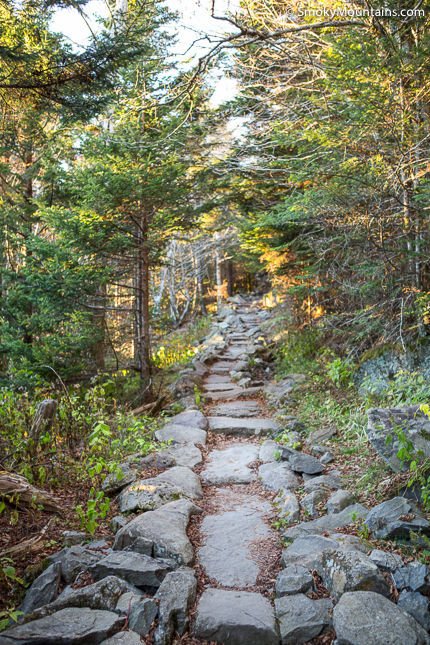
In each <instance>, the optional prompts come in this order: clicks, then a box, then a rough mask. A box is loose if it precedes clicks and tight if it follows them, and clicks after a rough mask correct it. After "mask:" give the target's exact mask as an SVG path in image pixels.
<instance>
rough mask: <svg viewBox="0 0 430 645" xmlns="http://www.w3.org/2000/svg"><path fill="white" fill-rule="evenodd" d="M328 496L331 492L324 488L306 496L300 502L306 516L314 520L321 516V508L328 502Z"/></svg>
mask: <svg viewBox="0 0 430 645" xmlns="http://www.w3.org/2000/svg"><path fill="white" fill-rule="evenodd" d="M328 495H329V491H328V490H327V489H323V488H317V489H315V490H313V491H312V492H311V493H308V494H307V495H305V496H304V497H303V498H302V500H301V502H300V505H301V507H302V508H303V510H304V512H305V514H306V515H308V516H309V517H312V518H315V517H318V516H319V515H320V514H321V513H320V510H319V506H321V505H322V504H323V503H324V502H325V501H326V499H327V497H328Z"/></svg>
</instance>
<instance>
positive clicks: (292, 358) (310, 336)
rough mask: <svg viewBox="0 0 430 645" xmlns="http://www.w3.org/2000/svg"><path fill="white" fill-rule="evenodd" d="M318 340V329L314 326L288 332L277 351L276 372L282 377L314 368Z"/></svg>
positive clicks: (318, 344) (319, 339) (319, 337)
mask: <svg viewBox="0 0 430 645" xmlns="http://www.w3.org/2000/svg"><path fill="white" fill-rule="evenodd" d="M320 341H321V336H320V331H319V330H318V328H316V327H306V328H304V329H302V330H300V331H297V332H296V331H293V332H289V333H288V336H287V339H286V341H285V342H283V343H282V344H281V347H280V348H279V352H278V353H277V357H276V371H277V374H278V375H279V376H280V377H283V376H286V375H288V374H290V373H292V372H297V371H304V370H308V369H313V368H315V367H316V365H317V363H316V359H317V357H318V352H319V348H320Z"/></svg>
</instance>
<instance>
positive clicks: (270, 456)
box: [258, 439, 281, 463]
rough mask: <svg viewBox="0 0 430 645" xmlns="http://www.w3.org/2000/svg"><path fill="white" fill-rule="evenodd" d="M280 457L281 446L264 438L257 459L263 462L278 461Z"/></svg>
mask: <svg viewBox="0 0 430 645" xmlns="http://www.w3.org/2000/svg"><path fill="white" fill-rule="evenodd" d="M280 458H281V446H280V445H279V443H276V441H273V440H272V439H266V441H264V442H263V443H262V445H261V448H260V452H259V455H258V459H259V460H260V461H261V462H263V463H269V462H271V461H279V460H280Z"/></svg>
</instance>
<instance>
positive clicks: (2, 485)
mask: <svg viewBox="0 0 430 645" xmlns="http://www.w3.org/2000/svg"><path fill="white" fill-rule="evenodd" d="M0 499H4V500H5V501H7V503H8V504H10V505H12V506H16V507H18V508H31V507H32V506H34V505H35V504H36V505H41V506H43V510H45V511H47V512H48V513H58V514H59V515H62V513H63V509H62V507H61V500H59V499H58V498H57V497H55V496H54V495H51V493H48V492H47V491H44V490H41V489H40V488H36V486H32V485H31V484H30V482H28V481H27V479H25V477H21V475H15V474H14V473H9V472H7V471H6V470H0Z"/></svg>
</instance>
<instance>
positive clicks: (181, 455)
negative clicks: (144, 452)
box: [160, 443, 203, 468]
mask: <svg viewBox="0 0 430 645" xmlns="http://www.w3.org/2000/svg"><path fill="white" fill-rule="evenodd" d="M160 454H162V455H165V456H166V457H167V458H168V459H170V460H171V462H172V465H174V466H187V468H194V466H198V465H199V464H201V463H202V461H203V458H202V453H201V451H200V450H199V449H198V448H197V446H195V445H194V444H193V443H184V444H180V443H179V444H174V445H173V446H169V448H166V450H163V451H162V453H160Z"/></svg>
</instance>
